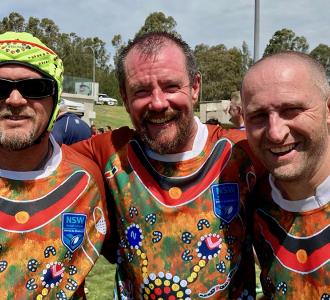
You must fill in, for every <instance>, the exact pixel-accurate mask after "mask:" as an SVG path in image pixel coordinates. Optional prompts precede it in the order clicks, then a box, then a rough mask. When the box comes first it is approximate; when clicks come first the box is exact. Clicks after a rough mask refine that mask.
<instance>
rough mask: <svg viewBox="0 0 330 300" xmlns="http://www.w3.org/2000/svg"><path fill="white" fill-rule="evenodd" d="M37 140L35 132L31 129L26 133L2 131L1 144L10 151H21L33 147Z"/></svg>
mask: <svg viewBox="0 0 330 300" xmlns="http://www.w3.org/2000/svg"><path fill="white" fill-rule="evenodd" d="M34 141H35V132H34V131H32V130H31V131H30V132H27V133H26V134H22V133H21V132H14V133H13V134H7V133H5V132H0V146H1V147H2V148H4V149H6V150H8V151H19V150H23V149H26V148H28V147H31V146H32V145H33V144H34Z"/></svg>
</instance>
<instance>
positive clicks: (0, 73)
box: [0, 64, 42, 79]
mask: <svg viewBox="0 0 330 300" xmlns="http://www.w3.org/2000/svg"><path fill="white" fill-rule="evenodd" d="M41 77H42V76H41V74H40V73H38V72H37V71H35V70H34V69H32V68H29V67H27V66H23V65H18V64H5V65H0V78H7V79H24V78H41Z"/></svg>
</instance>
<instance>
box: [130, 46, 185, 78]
mask: <svg viewBox="0 0 330 300" xmlns="http://www.w3.org/2000/svg"><path fill="white" fill-rule="evenodd" d="M160 69H163V70H166V69H173V70H174V71H179V72H185V73H187V68H186V58H185V56H184V54H183V52H182V50H181V48H180V47H179V46H177V45H176V44H175V43H173V42H171V41H165V44H164V45H163V46H162V47H161V48H159V49H158V50H157V51H156V52H155V53H153V54H148V55H146V54H143V53H141V51H140V50H139V49H137V48H133V49H132V50H131V51H130V52H129V53H128V55H127V57H126V59H125V71H126V75H127V77H130V76H132V75H136V74H139V73H141V72H149V73H152V72H158V71H159V70H160Z"/></svg>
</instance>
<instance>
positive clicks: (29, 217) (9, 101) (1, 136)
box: [0, 32, 107, 299]
mask: <svg viewBox="0 0 330 300" xmlns="http://www.w3.org/2000/svg"><path fill="white" fill-rule="evenodd" d="M62 81H63V65H62V61H61V59H60V58H59V57H58V56H57V55H56V54H55V53H54V52H53V51H52V50H51V49H49V48H48V47H47V46H46V45H44V44H43V43H42V42H41V41H40V40H39V39H37V38H35V37H33V36H32V35H31V34H28V33H22V32H21V33H16V32H7V33H4V34H1V35H0V215H1V217H0V240H1V242H0V251H1V262H0V286H1V295H2V296H1V298H2V299H44V298H47V299H73V298H74V299H82V298H85V296H84V289H83V287H84V280H85V277H86V276H87V274H88V273H89V271H90V269H91V268H92V266H93V265H94V262H95V261H96V259H97V258H98V257H99V253H100V250H101V246H102V243H103V240H104V239H105V234H106V231H107V223H106V219H107V215H106V204H105V193H104V186H103V182H102V176H101V174H100V172H99V170H98V168H97V166H96V165H95V163H94V162H92V161H90V160H88V159H87V158H85V157H83V156H81V155H80V154H79V153H76V152H74V151H73V150H72V149H70V148H68V147H66V146H63V147H62V148H60V146H59V145H58V144H57V143H56V142H55V140H54V138H53V137H52V136H51V135H50V131H51V129H52V127H53V124H54V121H55V119H56V115H57V113H58V110H59V99H60V95H61V92H62Z"/></svg>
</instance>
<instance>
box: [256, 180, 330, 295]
mask: <svg viewBox="0 0 330 300" xmlns="http://www.w3.org/2000/svg"><path fill="white" fill-rule="evenodd" d="M257 187H258V188H257V189H256V190H257V191H256V194H255V195H253V198H254V201H256V210H255V215H254V238H255V239H254V246H255V249H256V252H257V255H258V258H259V262H260V266H261V276H260V281H261V284H262V287H263V291H264V294H265V295H266V296H267V298H269V299H306V300H310V299H313V300H317V299H318V300H326V299H330V202H329V192H328V191H329V188H330V178H328V179H327V180H326V181H325V182H324V183H323V184H322V185H321V186H320V187H319V188H318V189H317V191H316V196H315V197H310V198H308V199H303V200H299V201H289V200H285V199H284V198H283V197H282V195H281V193H280V191H279V190H278V189H277V188H276V186H275V184H274V183H273V178H272V177H269V179H268V177H265V178H264V180H263V181H261V182H260V184H259V183H258V185H257Z"/></svg>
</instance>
